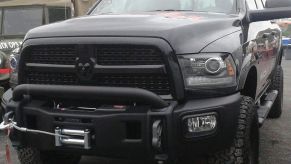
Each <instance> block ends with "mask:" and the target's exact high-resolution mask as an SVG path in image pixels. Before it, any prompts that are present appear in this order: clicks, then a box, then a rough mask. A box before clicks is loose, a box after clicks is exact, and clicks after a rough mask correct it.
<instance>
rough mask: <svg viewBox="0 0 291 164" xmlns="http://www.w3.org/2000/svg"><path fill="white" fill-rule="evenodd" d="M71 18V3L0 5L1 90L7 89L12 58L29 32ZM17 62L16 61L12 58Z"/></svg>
mask: <svg viewBox="0 0 291 164" xmlns="http://www.w3.org/2000/svg"><path fill="white" fill-rule="evenodd" d="M71 17H72V10H71V2H70V0H7V1H1V2H0V86H2V87H5V88H7V87H8V81H9V76H10V71H11V69H10V64H9V57H10V56H11V54H12V52H13V51H14V50H15V51H14V52H15V53H16V52H17V48H18V47H20V46H21V44H22V40H23V38H24V36H25V34H26V32H27V31H28V30H30V29H32V28H35V27H37V26H41V25H44V24H49V23H53V22H57V21H61V20H65V19H68V18H71ZM12 59H13V60H14V57H13V56H12Z"/></svg>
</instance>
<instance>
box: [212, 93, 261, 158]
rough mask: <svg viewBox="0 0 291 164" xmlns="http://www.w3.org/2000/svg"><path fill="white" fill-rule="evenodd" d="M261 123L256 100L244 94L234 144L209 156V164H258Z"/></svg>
mask: <svg viewBox="0 0 291 164" xmlns="http://www.w3.org/2000/svg"><path fill="white" fill-rule="evenodd" d="M258 158H259V125H258V114H257V110H256V108H255V104H254V100H253V99H252V98H250V97H247V96H242V101H241V105H240V114H239V118H238V127H237V132H236V136H235V138H234V141H233V144H232V145H231V146H230V147H229V148H227V149H225V150H223V151H219V152H217V153H215V154H213V155H210V157H209V158H208V163H209V164H258V163H259V161H258Z"/></svg>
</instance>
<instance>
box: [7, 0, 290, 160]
mask: <svg viewBox="0 0 291 164" xmlns="http://www.w3.org/2000/svg"><path fill="white" fill-rule="evenodd" d="M287 6H290V2H289V1H288V0H275V1H274V0H267V1H264V0H263V1H261V0H114V1H112V0H99V1H97V3H96V4H95V6H94V7H93V8H92V10H91V11H90V12H89V14H88V16H85V17H81V18H75V19H71V20H67V21H64V22H60V23H55V24H51V25H45V26H42V27H38V28H35V29H33V30H31V31H29V32H28V34H27V35H26V37H25V40H24V42H23V45H22V47H21V50H20V53H19V54H17V55H20V57H19V61H17V62H18V66H17V67H16V68H15V70H14V71H13V72H17V73H18V85H17V86H16V87H14V88H12V89H11V90H9V91H7V92H6V93H5V94H4V97H3V102H2V106H3V109H4V113H7V114H6V115H5V117H4V118H6V120H7V117H11V116H13V118H14V121H15V122H17V125H18V126H21V127H26V128H28V129H34V130H42V131H46V132H51V133H54V134H55V135H56V136H55V137H52V136H49V135H41V134H34V133H22V132H19V131H17V130H13V131H12V133H11V135H10V138H11V141H12V143H13V145H14V146H15V147H16V149H17V151H18V155H19V159H20V161H21V163H22V164H39V163H50V164H52V163H67V164H68V163H77V162H78V161H79V160H80V157H81V156H82V155H95V156H105V157H110V158H129V159H139V160H144V161H156V162H158V163H176V162H179V163H182V161H190V160H192V159H194V158H196V157H205V158H206V159H207V160H205V161H207V162H208V163H219V164H220V163H221V164H224V163H235V164H257V163H258V162H259V161H258V152H259V151H258V149H259V148H258V147H259V127H260V126H261V125H262V124H263V122H264V120H265V119H266V118H267V117H270V118H278V117H280V115H281V112H282V101H283V71H282V67H281V65H280V64H281V60H282V55H281V53H282V47H281V37H282V36H281V30H280V29H279V28H278V26H277V25H276V24H275V23H274V22H271V21H270V20H272V19H279V18H285V17H291V10H290V8H288V7H287ZM14 64H15V63H14Z"/></svg>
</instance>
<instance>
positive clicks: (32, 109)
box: [2, 85, 241, 160]
mask: <svg viewBox="0 0 291 164" xmlns="http://www.w3.org/2000/svg"><path fill="white" fill-rule="evenodd" d="M31 86H33V87H31ZM35 87H36V88H37V87H39V86H36V85H26V86H22V88H21V86H20V87H18V89H17V88H16V89H15V90H16V91H15V90H14V93H13V95H12V97H13V98H12V99H11V97H10V98H9V96H5V97H4V99H6V100H5V101H3V102H9V103H8V104H7V105H5V104H2V105H3V106H6V107H5V110H6V112H8V111H14V112H15V119H16V120H15V121H16V122H17V123H18V125H19V126H23V127H27V128H30V129H37V130H43V131H49V132H54V131H55V129H56V127H59V128H66V129H76V130H85V129H89V130H90V132H91V134H92V136H91V145H92V146H91V148H90V149H89V150H86V149H84V148H82V147H76V146H63V147H56V146H55V138H54V137H51V136H46V135H36V134H31V133H25V134H24V133H20V132H17V131H14V132H13V134H12V135H11V140H12V142H13V144H14V145H15V146H24V145H29V146H34V147H37V148H38V149H40V150H57V151H58V150H60V151H63V152H70V153H76V154H86V155H97V156H106V157H114V158H135V159H148V160H154V159H157V158H160V157H166V158H167V159H177V158H188V157H193V156H199V155H205V154H209V153H212V152H215V151H218V150H221V149H224V148H226V147H227V146H229V145H230V144H231V143H232V141H233V138H234V136H235V132H236V128H237V120H238V115H239V105H240V101H241V96H240V94H239V93H236V94H233V95H230V96H225V97H219V98H211V99H210V98H209V99H201V100H188V101H185V102H184V103H177V102H176V101H164V100H161V99H159V98H158V97H155V95H147V96H148V97H144V96H145V95H143V93H140V95H139V93H137V95H135V94H134V91H133V90H132V91H133V92H131V91H130V95H132V96H135V98H134V97H131V99H132V98H134V101H137V102H138V103H137V104H136V105H135V106H134V107H130V108H128V109H127V110H125V111H106V110H102V111H101V110H100V111H99V110H97V111H94V112H86V111H71V110H54V109H51V108H48V107H47V106H46V104H47V102H46V100H47V99H52V98H53V97H62V96H64V97H67V96H69V97H70V98H71V99H75V98H78V99H79V100H78V101H82V100H84V99H87V98H90V97H91V98H92V96H93V97H94V94H95V92H92V95H90V97H84V94H85V92H83V89H84V88H81V89H80V87H76V88H79V89H76V90H74V89H73V90H72V88H70V89H64V90H62V91H61V93H62V94H58V92H57V90H58V89H55V90H53V89H52V88H54V86H53V87H52V88H49V89H48V88H47V89H46V91H44V90H43V89H41V88H45V87H43V86H42V87H40V88H37V89H36V88H35ZM19 88H20V89H19ZM23 88H26V90H23ZM33 88H34V89H36V90H35V91H34V89H33ZM95 88H96V87H95ZM97 88H98V87H97ZM87 89H89V90H92V89H93V88H92V87H90V88H87ZM103 89H105V90H106V89H109V88H103ZM111 89H112V88H111ZM114 89H117V88H113V90H114ZM20 90H22V91H20ZM37 90H38V91H37ZM87 91H88V90H87ZM139 91H140V92H144V90H139ZM8 92H12V91H11V90H9V91H8ZM145 92H146V91H145ZM66 93H68V94H66ZM75 93H79V94H75ZM100 93H101V92H99V93H98V94H100ZM106 93H107V94H106ZM118 93H119V95H118V96H120V97H128V96H129V95H128V93H127V92H125V91H120V90H119V91H118ZM146 93H148V92H146ZM74 94H75V95H74ZM114 94H115V96H114V98H110V95H114ZM6 95H11V94H6ZM24 95H25V96H24ZM122 95H124V96H122ZM142 95H143V96H142ZM37 97H42V99H41V100H40V99H37ZM44 97H46V98H45V99H44ZM129 98H130V96H129ZM8 99H11V100H10V101H8ZM95 99H102V102H103V101H104V102H107V103H110V101H109V100H111V103H113V104H114V103H115V102H116V101H119V100H118V99H116V93H115V92H114V91H112V93H110V94H108V92H105V95H104V96H101V95H99V96H95ZM146 99H147V101H145V102H147V103H145V104H143V103H142V102H143V100H146ZM76 101H77V100H76ZM124 101H125V102H127V103H129V104H130V103H131V101H129V100H128V98H124ZM119 102H120V101H119ZM164 103H166V104H167V105H166V106H164V105H165V104H164ZM153 106H154V107H153ZM204 113H216V114H217V119H218V125H217V127H218V128H217V129H216V131H214V132H213V133H211V134H208V135H195V134H194V135H193V136H191V137H190V138H189V137H186V136H185V135H184V132H183V129H185V128H184V127H183V126H184V124H183V122H182V120H183V118H184V117H187V116H189V115H199V114H204ZM156 121H161V122H162V126H163V133H162V134H163V135H162V148H161V149H156V148H155V147H153V146H152V145H153V144H152V142H153V124H154V123H155V122H156ZM44 141H45V142H44Z"/></svg>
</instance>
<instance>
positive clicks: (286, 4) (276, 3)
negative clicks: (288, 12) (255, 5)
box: [265, 0, 291, 8]
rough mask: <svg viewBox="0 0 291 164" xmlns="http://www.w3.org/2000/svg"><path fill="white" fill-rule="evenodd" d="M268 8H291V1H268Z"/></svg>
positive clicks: (266, 5)
mask: <svg viewBox="0 0 291 164" xmlns="http://www.w3.org/2000/svg"><path fill="white" fill-rule="evenodd" d="M265 7H266V8H278V7H291V0H267V1H266V4H265Z"/></svg>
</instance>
